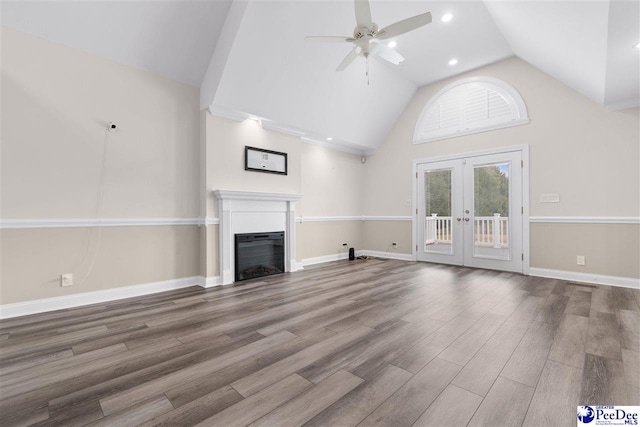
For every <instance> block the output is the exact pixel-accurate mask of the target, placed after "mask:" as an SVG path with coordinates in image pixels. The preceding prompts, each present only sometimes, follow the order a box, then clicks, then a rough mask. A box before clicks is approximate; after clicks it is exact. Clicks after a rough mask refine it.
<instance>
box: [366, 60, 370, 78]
mask: <svg viewBox="0 0 640 427" xmlns="http://www.w3.org/2000/svg"><path fill="white" fill-rule="evenodd" d="M366 60H367V86H369V84H370V83H369V55H367V57H366Z"/></svg>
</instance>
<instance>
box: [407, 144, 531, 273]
mask: <svg viewBox="0 0 640 427" xmlns="http://www.w3.org/2000/svg"><path fill="white" fill-rule="evenodd" d="M416 171H417V174H416V179H417V185H416V188H417V199H416V200H417V212H416V215H417V219H416V221H417V223H416V225H417V226H416V231H417V243H418V244H417V246H416V259H417V260H419V261H429V262H437V263H443V264H454V265H463V266H468V267H479V268H489V269H495V270H503V271H514V272H519V273H522V269H523V250H522V248H523V197H522V194H523V188H522V185H523V179H522V173H523V172H522V171H523V169H522V152H520V151H510V152H505V153H499V154H487V155H477V156H469V157H464V158H455V159H451V160H440V161H434V162H425V163H419V164H418V165H417V168H416Z"/></svg>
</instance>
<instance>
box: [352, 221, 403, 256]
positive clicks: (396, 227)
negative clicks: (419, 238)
mask: <svg viewBox="0 0 640 427" xmlns="http://www.w3.org/2000/svg"><path fill="white" fill-rule="evenodd" d="M411 225H412V224H411V221H365V222H364V223H363V225H362V226H363V230H362V236H363V237H362V240H363V245H364V248H365V249H367V250H370V251H377V252H384V253H388V254H405V255H406V254H411V253H412V252H413V251H412V250H411V242H412V237H411ZM393 242H397V243H398V246H397V247H395V248H394V247H393Z"/></svg>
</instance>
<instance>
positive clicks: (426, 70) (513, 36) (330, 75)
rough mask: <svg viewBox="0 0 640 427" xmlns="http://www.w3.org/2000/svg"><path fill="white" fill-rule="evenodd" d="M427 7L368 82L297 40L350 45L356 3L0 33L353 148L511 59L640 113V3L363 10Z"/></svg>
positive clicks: (14, 8) (67, 8)
mask: <svg viewBox="0 0 640 427" xmlns="http://www.w3.org/2000/svg"><path fill="white" fill-rule="evenodd" d="M230 10H231V12H229V11H230ZM426 11H431V13H432V15H433V22H432V23H431V24H429V25H427V26H426V27H423V28H420V29H418V30H415V31H413V32H410V33H408V34H404V35H402V36H399V37H398V38H397V42H398V46H397V48H396V49H397V50H398V51H399V52H400V53H401V54H402V55H403V56H404V57H405V58H406V60H405V61H404V62H403V63H401V64H400V65H399V66H395V65H391V64H388V63H386V62H382V61H378V60H372V61H371V63H370V75H371V84H370V85H369V86H367V84H366V77H365V60H364V59H363V58H358V59H357V60H356V61H355V62H354V63H353V64H352V65H351V66H350V67H349V68H348V69H347V70H346V71H344V72H341V73H337V72H335V71H334V70H335V68H336V67H337V65H338V64H339V63H340V61H341V60H342V58H343V57H344V56H345V55H346V54H347V53H348V52H349V50H350V46H349V44H344V45H341V44H316V43H314V44H311V43H305V42H304V36H307V35H344V36H349V35H351V34H352V32H353V28H354V27H355V17H354V11H353V3H352V1H351V0H338V1H321V0H320V1H318V0H296V1H282V0H252V1H250V2H249V3H245V2H242V1H241V0H235V2H233V5H232V2H231V0H213V1H212V0H210V1H195V0H182V1H180V0H168V1H122V2H106V1H90V2H89V1H87V2H79V1H78V2H76V1H70V2H63V1H43V2H30V1H20V2H6V1H3V2H2V3H1V14H2V25H6V26H9V27H12V28H15V29H18V30H22V31H24V32H27V33H31V34H35V35H37V36H40V37H44V38H46V39H49V40H52V41H55V42H59V43H63V44H65V45H68V46H71V47H74V48H77V49H80V50H83V51H85V52H89V53H92V54H95V55H99V56H102V57H106V58H110V59H113V60H115V61H118V62H121V63H124V64H128V65H132V66H136V67H140V68H143V69H146V70H149V71H152V72H154V73H157V74H160V75H163V76H167V77H170V78H172V79H175V80H178V81H181V82H185V83H189V84H192V85H195V86H201V85H202V91H201V105H202V106H207V105H211V106H212V110H213V111H215V112H217V113H220V114H223V115H226V116H228V117H236V118H242V117H246V116H248V115H254V116H259V117H262V118H264V121H263V123H264V125H265V127H270V128H277V129H280V130H284V131H287V132H290V133H294V134H298V135H303V136H305V137H306V138H308V139H311V140H316V141H320V142H326V140H327V138H328V137H332V138H333V141H331V142H330V143H329V144H336V145H338V146H340V147H342V148H344V149H347V150H351V151H355V152H362V153H366V152H369V151H371V150H374V149H375V148H376V147H378V146H379V145H380V144H381V143H382V142H383V141H384V139H385V137H386V135H387V134H388V132H389V131H390V130H391V128H392V127H393V125H394V123H395V121H396V120H397V118H398V117H399V115H400V114H401V113H402V111H403V110H404V108H405V106H406V105H407V103H408V102H409V100H410V99H411V97H412V96H413V94H414V93H415V90H416V89H417V88H418V87H420V86H422V85H425V84H429V83H433V82H435V81H438V80H441V79H445V78H448V77H451V76H454V75H456V74H459V73H462V72H466V71H469V70H472V69H475V68H477V67H481V66H483V65H486V64H489V63H492V62H495V61H498V60H500V59H503V58H507V57H510V56H512V55H514V54H515V55H517V56H519V57H520V58H522V59H523V60H525V61H527V62H529V63H530V64H532V65H533V66H535V67H537V68H539V69H541V70H542V71H544V72H546V73H548V74H550V75H551V76H553V77H555V78H557V79H558V80H560V81H562V82H564V83H565V84H566V85H568V86H569V87H571V88H573V89H574V90H576V91H578V92H580V93H582V94H583V95H585V96H586V97H588V98H590V99H592V100H593V101H595V102H597V103H599V104H600V105H603V106H606V107H608V108H611V109H616V108H624V107H629V106H634V105H636V106H637V105H638V101H639V98H640V95H639V81H640V70H639V67H640V65H639V62H640V59H639V57H640V51H639V50H638V49H634V48H632V46H633V45H634V44H635V43H637V42H638V41H640V23H639V20H640V18H639V17H640V2H638V0H595V1H553V0H549V1H522V0H511V1H504V0H484V1H480V0H476V1H455V0H452V1H445V2H432V1H424V0H406V1H405V0H393V1H389V0H386V1H381V0H371V12H372V16H373V20H374V21H375V22H376V23H378V24H379V27H380V28H382V27H384V26H386V25H389V24H391V23H393V22H395V21H398V20H401V19H404V18H407V17H410V16H413V15H416V14H420V13H424V12H426ZM445 12H451V13H453V14H454V18H453V20H452V21H451V22H449V23H443V22H441V21H440V18H441V16H442V15H443V14H444V13H445ZM227 16H228V18H227ZM454 57H455V58H457V59H458V61H459V62H458V64H457V65H455V66H449V65H448V61H449V60H450V59H452V58H454ZM205 89H206V90H205Z"/></svg>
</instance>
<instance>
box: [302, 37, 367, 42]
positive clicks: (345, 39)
mask: <svg viewBox="0 0 640 427" xmlns="http://www.w3.org/2000/svg"><path fill="white" fill-rule="evenodd" d="M304 41H306V42H313V43H343V42H347V43H353V42H354V41H356V39H354V38H353V37H342V36H307V37H305V38H304Z"/></svg>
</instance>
